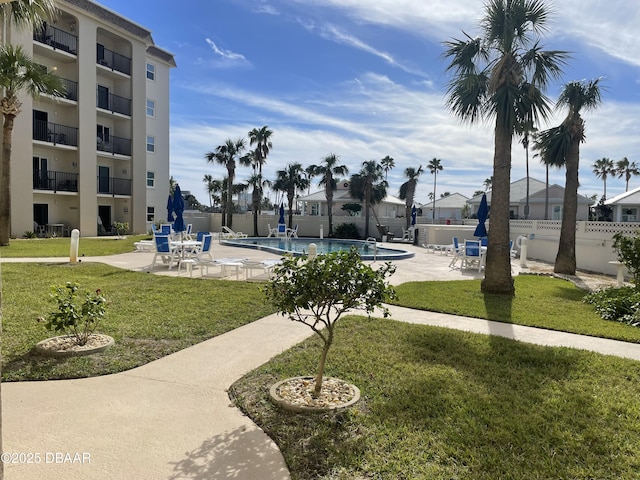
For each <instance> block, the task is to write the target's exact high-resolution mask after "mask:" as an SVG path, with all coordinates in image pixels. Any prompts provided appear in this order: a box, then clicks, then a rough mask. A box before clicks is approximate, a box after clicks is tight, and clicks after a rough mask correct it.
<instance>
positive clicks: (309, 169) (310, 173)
mask: <svg viewBox="0 0 640 480" xmlns="http://www.w3.org/2000/svg"><path fill="white" fill-rule="evenodd" d="M315 167H316V166H315V165H309V166H308V167H307V168H305V169H304V173H305V175H306V176H307V180H309V187H308V188H307V195H310V194H311V182H312V181H313V177H315V176H316V171H315Z"/></svg>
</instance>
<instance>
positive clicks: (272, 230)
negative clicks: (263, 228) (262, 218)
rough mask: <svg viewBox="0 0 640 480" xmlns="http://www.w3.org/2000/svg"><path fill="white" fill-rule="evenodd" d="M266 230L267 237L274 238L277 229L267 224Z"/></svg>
mask: <svg viewBox="0 0 640 480" xmlns="http://www.w3.org/2000/svg"><path fill="white" fill-rule="evenodd" d="M267 228H268V229H269V235H267V237H275V236H276V235H277V234H278V229H277V228H271V224H270V223H267Z"/></svg>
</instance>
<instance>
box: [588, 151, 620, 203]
mask: <svg viewBox="0 0 640 480" xmlns="http://www.w3.org/2000/svg"><path fill="white" fill-rule="evenodd" d="M593 173H594V175H595V176H596V178H601V179H602V181H603V182H604V193H603V195H602V198H603V199H605V200H606V198H607V177H608V176H609V175H615V174H616V173H617V171H616V167H615V166H614V165H613V160H611V159H610V158H607V157H604V158H600V159H598V160H596V161H595V162H593Z"/></svg>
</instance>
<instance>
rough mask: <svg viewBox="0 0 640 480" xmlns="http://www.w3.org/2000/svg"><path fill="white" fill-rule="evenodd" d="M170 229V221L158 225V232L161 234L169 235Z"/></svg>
mask: <svg viewBox="0 0 640 480" xmlns="http://www.w3.org/2000/svg"><path fill="white" fill-rule="evenodd" d="M172 230H173V228H172V227H171V224H170V223H163V224H162V225H160V233H162V235H171V231H172Z"/></svg>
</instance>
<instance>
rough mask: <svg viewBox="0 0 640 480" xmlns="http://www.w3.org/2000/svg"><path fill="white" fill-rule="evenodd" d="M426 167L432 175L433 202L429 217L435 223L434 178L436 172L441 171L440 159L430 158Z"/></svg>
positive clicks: (436, 174)
mask: <svg viewBox="0 0 640 480" xmlns="http://www.w3.org/2000/svg"><path fill="white" fill-rule="evenodd" d="M427 168H428V169H429V172H431V174H432V175H433V198H434V202H433V210H432V212H431V214H432V216H431V219H432V221H433V222H434V223H435V221H436V202H435V198H436V178H437V177H438V172H441V171H442V160H440V159H439V158H432V159H431V161H430V162H429V164H428V165H427Z"/></svg>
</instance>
